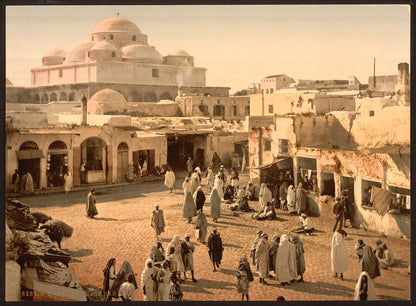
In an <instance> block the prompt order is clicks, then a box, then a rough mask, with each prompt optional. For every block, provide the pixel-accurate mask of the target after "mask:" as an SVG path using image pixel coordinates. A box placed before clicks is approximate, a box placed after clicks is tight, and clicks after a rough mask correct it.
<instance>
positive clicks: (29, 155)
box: [16, 150, 44, 160]
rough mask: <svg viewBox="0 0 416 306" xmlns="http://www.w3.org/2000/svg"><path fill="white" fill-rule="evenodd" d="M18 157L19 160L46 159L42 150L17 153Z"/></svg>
mask: <svg viewBox="0 0 416 306" xmlns="http://www.w3.org/2000/svg"><path fill="white" fill-rule="evenodd" d="M16 157H17V159H18V160H22V159H37V158H44V156H43V153H42V150H22V151H16Z"/></svg>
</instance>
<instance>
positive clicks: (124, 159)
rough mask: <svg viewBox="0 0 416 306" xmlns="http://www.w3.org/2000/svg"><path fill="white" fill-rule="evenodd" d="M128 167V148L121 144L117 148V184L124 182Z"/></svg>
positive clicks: (123, 143) (125, 144)
mask: <svg viewBox="0 0 416 306" xmlns="http://www.w3.org/2000/svg"><path fill="white" fill-rule="evenodd" d="M128 165H129V146H128V145H127V143H125V142H122V143H120V144H119V145H118V148H117V182H124V181H126V176H127V168H128Z"/></svg>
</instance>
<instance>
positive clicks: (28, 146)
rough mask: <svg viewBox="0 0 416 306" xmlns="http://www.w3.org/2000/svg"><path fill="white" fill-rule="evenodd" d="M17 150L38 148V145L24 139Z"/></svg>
mask: <svg viewBox="0 0 416 306" xmlns="http://www.w3.org/2000/svg"><path fill="white" fill-rule="evenodd" d="M19 150H20V151H25V150H39V147H38V145H37V144H36V143H35V142H33V141H26V142H24V143H22V145H21V146H20V148H19Z"/></svg>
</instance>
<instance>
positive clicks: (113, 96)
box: [88, 88, 126, 104]
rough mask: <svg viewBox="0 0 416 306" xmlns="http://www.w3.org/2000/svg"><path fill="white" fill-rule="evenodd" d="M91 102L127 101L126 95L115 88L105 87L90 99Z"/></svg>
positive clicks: (112, 102)
mask: <svg viewBox="0 0 416 306" xmlns="http://www.w3.org/2000/svg"><path fill="white" fill-rule="evenodd" d="M89 102H101V103H110V104H123V103H126V99H125V98H124V96H123V95H122V94H121V93H119V92H118V91H115V90H113V89H109V88H106V89H103V90H100V91H98V92H96V93H95V94H94V95H93V96H92V97H91V99H90V101H88V103H89Z"/></svg>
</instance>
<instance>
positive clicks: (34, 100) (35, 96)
mask: <svg viewBox="0 0 416 306" xmlns="http://www.w3.org/2000/svg"><path fill="white" fill-rule="evenodd" d="M32 100H33V102H36V103H39V102H40V97H39V95H38V94H37V93H35V94H34V95H33V99H32Z"/></svg>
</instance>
